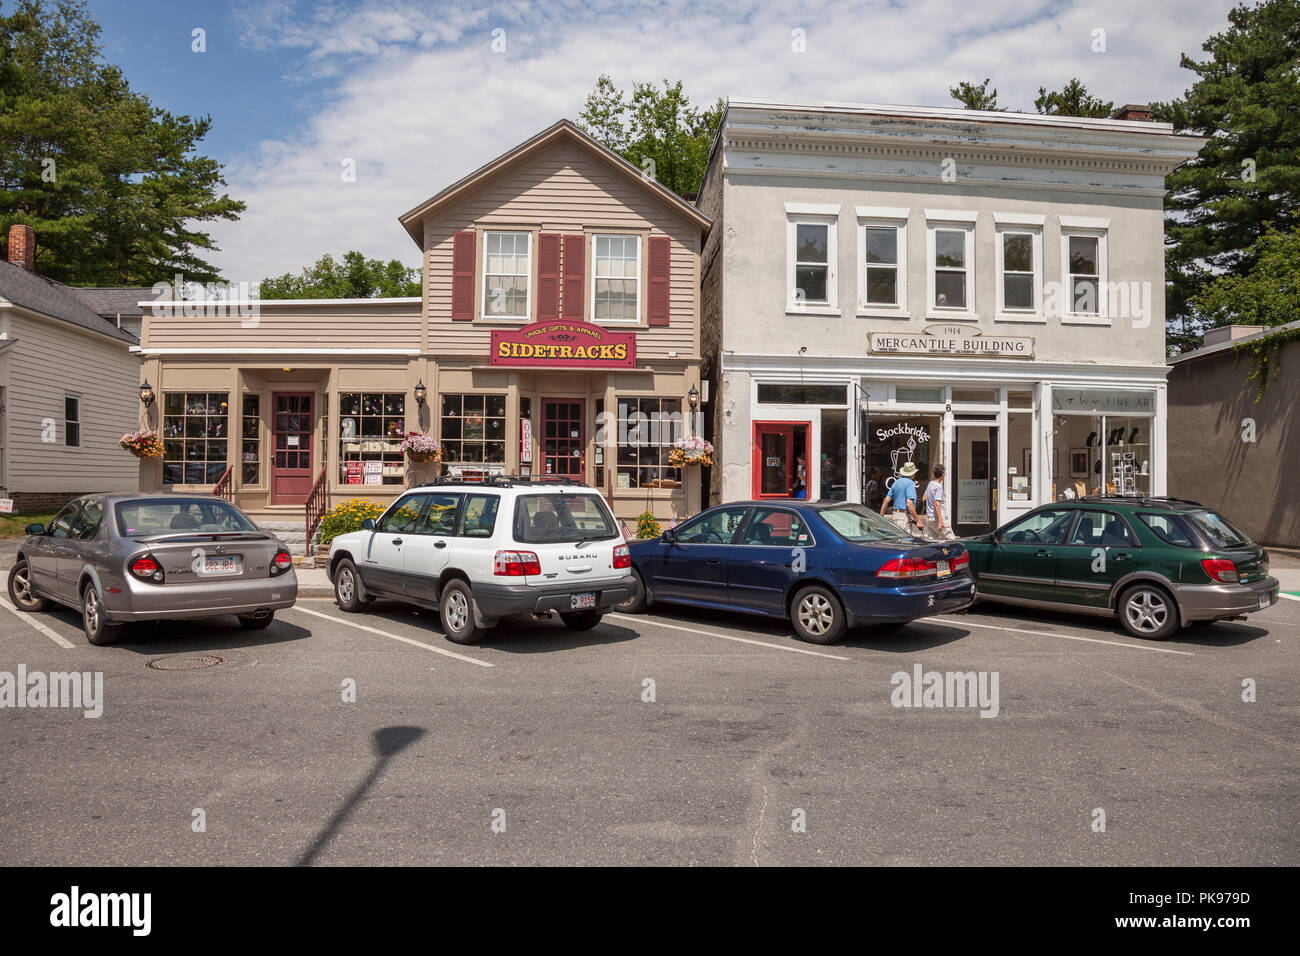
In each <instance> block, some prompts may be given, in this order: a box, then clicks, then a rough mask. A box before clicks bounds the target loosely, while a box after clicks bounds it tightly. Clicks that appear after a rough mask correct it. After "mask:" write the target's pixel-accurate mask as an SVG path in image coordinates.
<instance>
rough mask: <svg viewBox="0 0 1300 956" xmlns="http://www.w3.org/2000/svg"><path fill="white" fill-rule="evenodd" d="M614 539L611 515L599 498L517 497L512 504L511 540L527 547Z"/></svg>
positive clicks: (565, 495)
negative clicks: (513, 510) (513, 516)
mask: <svg viewBox="0 0 1300 956" xmlns="http://www.w3.org/2000/svg"><path fill="white" fill-rule="evenodd" d="M617 536H618V530H617V529H616V528H615V526H614V516H613V515H611V514H610V513H609V508H607V507H606V506H605V500H604V499H603V498H601V497H600V495H593V494H564V493H561V492H554V493H551V494H536V495H520V496H519V498H518V499H517V500H516V502H515V540H516V541H523V542H525V543H528V544H543V543H546V542H549V541H582V540H589V541H596V540H599V539H601V538H613V537H617Z"/></svg>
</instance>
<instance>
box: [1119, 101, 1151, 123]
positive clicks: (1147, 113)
mask: <svg viewBox="0 0 1300 956" xmlns="http://www.w3.org/2000/svg"><path fill="white" fill-rule="evenodd" d="M1110 118H1111V119H1117V120H1132V121H1133V122H1136V123H1149V122H1151V107H1150V106H1149V105H1147V104H1146V103H1125V104H1124V105H1123V106H1121V107H1119V108H1118V109H1116V110H1115V112H1113V113H1111V114H1110Z"/></svg>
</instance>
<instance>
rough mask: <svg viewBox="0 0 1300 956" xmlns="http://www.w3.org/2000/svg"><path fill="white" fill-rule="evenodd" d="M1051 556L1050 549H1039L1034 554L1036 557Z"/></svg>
mask: <svg viewBox="0 0 1300 956" xmlns="http://www.w3.org/2000/svg"><path fill="white" fill-rule="evenodd" d="M1051 556H1052V552H1050V551H1039V552H1037V553H1036V554H1035V555H1034V557H1036V558H1050V557H1051Z"/></svg>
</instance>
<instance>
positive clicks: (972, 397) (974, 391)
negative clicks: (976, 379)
mask: <svg viewBox="0 0 1300 956" xmlns="http://www.w3.org/2000/svg"><path fill="white" fill-rule="evenodd" d="M952 401H953V404H957V403H958V402H961V403H963V404H970V405H996V404H997V403H998V393H997V390H996V389H992V388H954V389H953V390H952Z"/></svg>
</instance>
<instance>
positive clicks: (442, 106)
mask: <svg viewBox="0 0 1300 956" xmlns="http://www.w3.org/2000/svg"><path fill="white" fill-rule="evenodd" d="M1231 6H1232V2H1231V0H1211V2H1209V3H1197V4H1195V5H1188V4H1186V3H1183V2H1178V0H1150V2H1148V3H1146V4H1136V3H1132V2H1131V0H1097V2H1090V3H1087V4H1073V3H1067V2H1060V0H1056V2H1049V0H1038V2H1035V0H988V2H985V3H980V4H974V3H970V2H969V0H916V2H893V3H886V2H870V0H857V2H852V0H845V2H834V3H823V4H811V5H810V4H795V3H785V2H779V0H778V2H775V3H768V4H763V5H759V4H756V3H749V2H739V0H723V2H721V3H714V4H710V5H708V6H705V5H703V4H699V3H694V2H686V0H669V2H665V3H661V4H658V5H655V6H654V7H653V8H637V7H632V6H630V5H628V4H626V3H623V2H618V3H615V2H612V0H594V2H589V3H582V4H578V3H559V4H555V3H548V4H545V5H534V4H531V3H526V2H519V3H514V2H504V3H503V2H496V3H489V4H484V5H480V6H478V7H475V8H469V7H465V6H437V5H430V4H428V3H421V4H416V3H408V2H399V3H396V4H393V3H386V4H382V5H381V4H378V3H373V4H372V3H370V2H366V3H363V4H361V5H359V6H357V5H352V6H347V7H344V6H342V5H325V6H319V7H312V8H308V9H307V10H306V11H305V12H304V10H302V9H299V8H298V7H296V6H295V5H294V4H293V3H291V2H287V0H270V2H265V3H261V4H258V5H256V6H246V7H243V8H241V11H240V21H241V24H242V26H243V38H244V42H245V43H246V44H247V45H249V46H252V47H254V48H256V49H259V50H262V51H264V54H265V55H267V56H280V57H282V58H284V61H285V72H286V73H287V74H292V73H294V72H301V73H305V74H310V75H328V76H331V77H333V79H332V80H331V82H332V83H334V84H335V86H334V95H333V96H332V97H330V98H329V99H328V101H327V102H326V103H325V105H323V106H322V107H321V108H319V110H318V111H317V112H316V113H315V115H314V116H312V117H311V119H310V120H309V121H308V122H307V123H306V124H305V126H304V127H303V128H302V129H300V130H299V131H297V132H296V133H295V134H293V135H291V136H286V137H285V138H283V139H279V140H275V141H271V142H265V143H261V144H259V145H258V147H257V148H256V149H254V150H252V151H250V153H249V154H247V155H246V156H244V157H241V158H240V159H238V160H236V161H235V162H232V163H230V164H228V166H227V170H226V173H227V179H228V181H229V183H230V193H231V195H232V196H235V197H237V198H240V199H243V200H245V201H246V202H247V203H248V211H247V212H246V213H245V214H244V216H243V218H242V219H241V220H240V221H239V222H237V223H221V224H218V225H216V226H213V227H212V230H211V231H212V233H213V235H214V237H215V238H216V240H217V242H218V244H219V245H220V246H221V247H222V249H223V250H224V251H223V252H221V253H220V254H218V255H217V256H216V257H214V258H215V259H216V262H217V264H218V265H219V266H220V267H221V268H222V270H223V272H224V273H225V275H226V278H228V279H231V280H240V281H255V280H257V279H259V278H262V277H263V276H265V275H272V274H278V273H281V272H285V271H290V270H295V271H296V270H297V269H299V268H301V267H302V266H304V265H306V264H308V263H309V262H311V261H314V260H315V258H316V257H317V256H318V255H320V254H321V253H323V252H333V253H335V254H336V255H337V254H340V253H342V252H345V251H346V250H348V249H353V248H355V249H360V250H362V251H363V252H365V253H366V254H367V255H370V256H377V257H381V258H385V259H387V258H393V257H395V258H400V259H402V260H404V261H406V262H408V263H412V264H415V263H418V261H419V253H418V250H417V249H416V247H415V245H414V244H413V243H412V242H411V240H410V238H409V237H408V236H407V235H406V233H405V231H404V230H403V229H402V228H401V226H399V225H398V223H397V216H398V215H400V214H401V213H402V212H405V211H406V210H407V209H409V208H411V207H412V206H415V205H416V204H418V203H420V202H422V201H423V200H424V199H427V198H428V197H429V196H431V195H433V194H434V193H436V192H437V191H439V190H440V189H442V188H443V187H445V186H447V185H448V184H450V183H452V182H454V181H455V180H457V179H459V178H460V177H462V176H464V175H465V174H466V173H468V172H470V171H471V170H473V169H475V168H477V167H478V166H480V165H482V164H483V163H485V162H487V161H489V160H490V159H492V158H493V157H494V156H496V155H498V154H500V153H502V152H504V151H505V150H507V149H509V148H510V147H512V146H514V145H515V144H517V143H519V142H521V141H522V140H524V139H527V138H528V137H529V136H531V135H533V134H534V133H536V132H538V131H539V130H541V129H543V128H545V127H546V126H548V125H550V124H551V123H553V122H555V121H556V120H557V119H559V118H561V117H569V118H571V119H572V118H576V115H577V112H578V110H579V109H580V108H581V105H582V101H583V99H584V98H585V96H586V94H587V93H588V92H589V91H590V89H591V88H592V86H593V84H594V82H595V79H596V76H597V75H598V74H600V73H602V72H608V73H610V74H611V75H612V76H613V78H614V80H615V82H616V83H617V84H618V85H620V86H621V87H624V88H628V87H630V86H631V85H632V84H633V83H634V82H639V81H645V80H653V81H655V82H658V81H660V80H663V79H664V78H668V79H671V80H676V79H681V80H683V81H684V83H685V87H686V90H687V92H688V93H689V94H690V95H691V96H692V98H693V99H694V100H695V101H696V102H697V103H703V102H709V101H712V100H713V99H715V98H716V97H719V96H728V95H730V96H739V97H745V98H764V97H782V98H788V99H793V100H799V101H806V102H822V101H825V100H840V101H857V102H877V103H905V104H926V105H953V103H952V101H951V100H950V98H949V96H948V92H947V91H948V87H949V86H952V85H955V84H956V82H957V81H958V80H963V79H969V80H973V81H976V82H978V81H979V80H982V79H983V78H984V77H986V76H989V77H992V79H993V83H992V86H995V87H997V89H998V91H999V94H1000V99H1001V102H1002V103H1003V104H1004V105H1009V106H1012V107H1014V108H1019V109H1023V110H1032V109H1033V99H1034V96H1035V95H1036V94H1037V90H1038V87H1039V86H1047V87H1049V88H1057V87H1059V86H1060V85H1061V84H1062V83H1064V82H1065V81H1066V80H1068V79H1069V78H1070V77H1072V76H1079V77H1081V78H1082V79H1083V80H1084V82H1085V83H1086V84H1087V86H1088V88H1089V90H1090V91H1091V92H1092V93H1093V94H1094V95H1098V96H1101V97H1102V98H1103V99H1109V100H1114V101H1115V102H1117V103H1124V102H1145V101H1149V100H1159V99H1169V98H1171V97H1173V96H1176V95H1178V94H1180V93H1181V92H1182V91H1183V90H1184V89H1186V88H1187V87H1188V86H1189V85H1190V84H1191V81H1192V78H1193V77H1192V75H1191V74H1190V73H1187V72H1186V71H1183V70H1180V69H1179V67H1178V59H1179V55H1180V54H1181V53H1183V52H1188V53H1191V54H1193V55H1195V56H1199V55H1200V45H1201V43H1202V42H1203V41H1204V40H1205V39H1206V37H1208V36H1209V35H1210V33H1212V32H1218V31H1220V30H1222V29H1223V27H1224V25H1225V24H1226V13H1227V11H1228V9H1230V7H1231ZM497 27H500V28H502V29H504V30H505V31H506V34H505V38H506V51H505V52H504V53H493V52H492V50H491V43H492V34H491V31H492V30H493V29H495V28H497ZM1098 28H1100V29H1104V30H1105V31H1106V52H1105V53H1094V52H1093V51H1092V43H1093V31H1094V30H1095V29H1098ZM795 29H802V30H804V31H806V36H807V52H804V53H795V52H793V50H792V44H791V31H792V30H795ZM348 158H351V159H354V160H355V161H356V164H357V180H356V182H353V183H345V182H343V180H342V177H341V175H340V174H341V171H342V166H341V163H342V161H343V160H344V159H348Z"/></svg>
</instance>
